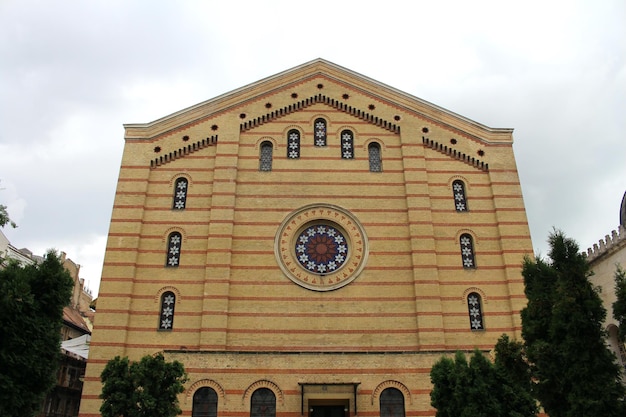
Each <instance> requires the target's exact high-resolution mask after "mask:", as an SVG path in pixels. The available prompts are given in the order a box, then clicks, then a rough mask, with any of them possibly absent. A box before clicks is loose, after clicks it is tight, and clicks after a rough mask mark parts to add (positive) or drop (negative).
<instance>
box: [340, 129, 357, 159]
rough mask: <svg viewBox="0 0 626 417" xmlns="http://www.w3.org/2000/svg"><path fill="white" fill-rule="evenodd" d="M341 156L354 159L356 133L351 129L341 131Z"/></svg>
mask: <svg viewBox="0 0 626 417" xmlns="http://www.w3.org/2000/svg"><path fill="white" fill-rule="evenodd" d="M341 158H342V159H354V134H353V133H352V131H351V130H344V131H342V132H341Z"/></svg>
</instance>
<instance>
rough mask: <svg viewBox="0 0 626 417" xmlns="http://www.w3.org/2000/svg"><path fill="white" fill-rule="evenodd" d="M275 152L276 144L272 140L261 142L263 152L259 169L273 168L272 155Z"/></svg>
mask: <svg viewBox="0 0 626 417" xmlns="http://www.w3.org/2000/svg"><path fill="white" fill-rule="evenodd" d="M273 154H274V145H272V142H270V141H265V142H263V143H262V144H261V153H260V155H259V171H271V170H272V157H273Z"/></svg>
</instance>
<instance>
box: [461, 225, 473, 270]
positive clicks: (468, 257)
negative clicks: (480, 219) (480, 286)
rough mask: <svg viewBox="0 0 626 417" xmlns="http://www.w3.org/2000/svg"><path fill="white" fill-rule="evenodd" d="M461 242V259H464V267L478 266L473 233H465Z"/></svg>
mask: <svg viewBox="0 0 626 417" xmlns="http://www.w3.org/2000/svg"><path fill="white" fill-rule="evenodd" d="M459 243H460V244H461V260H462V261H463V268H465V269H473V268H476V259H475V256H474V241H473V239H472V235H470V234H469V233H463V234H462V235H461V238H460V239H459Z"/></svg>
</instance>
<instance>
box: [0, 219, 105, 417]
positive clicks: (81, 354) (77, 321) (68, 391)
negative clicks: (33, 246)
mask: <svg viewBox="0 0 626 417" xmlns="http://www.w3.org/2000/svg"><path fill="white" fill-rule="evenodd" d="M60 256H61V262H62V263H63V266H64V267H65V269H66V270H67V271H68V272H69V274H70V276H71V277H72V279H73V281H74V288H73V290H72V297H71V300H70V303H69V305H68V306H67V307H65V308H63V327H61V353H62V356H61V363H60V365H59V369H58V371H57V384H56V386H55V387H54V388H53V389H52V391H51V392H50V393H49V394H48V395H46V398H45V399H44V401H43V403H42V406H41V410H40V412H39V413H38V414H37V416H38V417H75V416H77V415H78V409H79V406H80V398H81V393H82V388H83V381H82V380H83V378H84V376H85V367H86V365H87V356H88V354H89V341H90V338H91V329H92V327H93V324H92V323H93V317H94V312H93V311H91V309H90V308H89V305H90V303H91V300H92V295H91V291H90V290H89V289H88V288H86V287H85V280H84V279H82V278H80V277H79V271H80V265H78V264H76V263H74V261H72V260H71V259H69V258H67V255H66V254H65V252H61V254H60ZM0 258H3V259H12V260H16V261H18V262H19V263H20V264H22V265H33V264H37V263H40V262H43V260H44V258H43V257H42V256H38V255H33V253H32V252H31V251H30V250H28V249H26V248H23V249H17V248H16V247H15V246H13V245H12V244H11V243H10V242H9V240H8V239H7V237H6V236H5V235H4V233H2V230H0Z"/></svg>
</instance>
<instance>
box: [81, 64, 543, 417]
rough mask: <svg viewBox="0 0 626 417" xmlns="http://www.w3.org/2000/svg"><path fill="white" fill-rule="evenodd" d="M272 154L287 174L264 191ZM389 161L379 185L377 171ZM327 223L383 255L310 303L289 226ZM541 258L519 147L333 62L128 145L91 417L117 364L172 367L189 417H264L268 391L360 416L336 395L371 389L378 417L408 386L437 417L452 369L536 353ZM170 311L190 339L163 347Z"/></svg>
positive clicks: (134, 131) (93, 365)
mask: <svg viewBox="0 0 626 417" xmlns="http://www.w3.org/2000/svg"><path fill="white" fill-rule="evenodd" d="M295 95H297V97H295ZM321 95H323V96H324V99H320V98H319V97H321ZM316 96H317V97H318V98H317V99H314V100H313V99H311V101H310V102H307V103H305V104H300V105H298V103H302V101H303V100H306V99H310V98H315V97H316ZM329 98H331V99H332V101H331V100H330V99H329ZM337 103H341V104H340V105H338V104H337ZM318 117H323V118H324V119H325V120H326V121H327V136H328V138H327V143H328V145H327V146H326V147H323V148H320V147H316V146H314V145H313V132H314V130H313V129H314V128H313V123H314V121H315V119H316V118H318ZM293 128H295V129H298V130H299V131H300V132H301V138H300V140H301V149H300V158H299V159H295V160H294V159H288V158H287V157H286V155H287V140H286V135H287V132H288V131H289V130H290V129H293ZM343 129H350V130H352V131H353V132H354V148H355V158H354V159H353V160H344V159H341V157H340V155H341V147H340V138H339V135H340V132H341V131H342V130H343ZM210 137H216V138H217V140H216V141H213V142H211V143H210V144H209V145H207V143H209V142H204V144H201V143H202V140H205V139H207V138H210ZM266 140H269V141H271V142H272V143H273V144H274V149H273V163H272V171H271V172H260V171H259V152H260V144H261V142H262V141H266ZM425 140H427V141H428V143H429V144H430V143H431V142H432V141H434V142H436V143H437V146H435V148H434V149H433V147H432V146H430V145H427V144H425V142H424V141H425ZM372 141H376V142H378V143H379V144H380V146H381V155H382V167H383V172H380V173H374V172H370V171H369V162H368V151H367V146H368V144H369V143H370V142H372ZM195 144H198V145H197V146H196V147H195V148H193V146H195ZM192 145H193V146H192ZM189 146H192V148H188V147H189ZM452 151H454V152H457V153H458V154H464V155H466V157H463V158H457V157H455V154H453V153H452ZM472 158H473V159H474V160H477V161H478V162H472ZM468 160H469V162H468ZM480 162H484V163H487V164H488V167H489V168H488V169H482V167H481V166H480V165H479V163H480ZM180 177H185V178H186V179H187V180H188V182H189V188H188V194H187V200H186V208H185V209H184V210H172V208H171V207H172V199H173V190H174V187H175V179H176V178H180ZM455 179H461V180H463V181H464V183H465V185H466V194H467V198H468V204H469V209H470V210H469V212H465V213H457V212H456V211H455V210H454V199H453V196H452V181H454V180H455ZM316 204H318V205H323V204H326V205H332V206H336V207H339V208H341V210H344V211H345V212H347V213H349V214H350V216H351V218H352V219H353V220H354V221H355V222H358V223H359V224H360V225H361V226H362V228H363V230H364V232H365V234H366V235H367V244H366V249H367V251H368V254H367V261H366V264H365V267H364V269H363V270H362V272H361V273H360V274H359V275H358V276H357V277H356V278H355V279H354V281H352V282H350V283H349V284H347V285H346V286H344V287H341V288H339V289H336V290H333V291H314V290H311V289H307V288H304V287H302V286H300V285H297V284H295V283H294V282H292V281H291V280H290V279H289V278H288V277H287V276H286V275H285V273H283V271H282V270H281V268H280V267H279V263H278V262H279V261H278V260H277V257H276V255H275V248H274V245H275V239H276V234H277V232H278V230H279V228H280V227H281V224H282V223H283V222H284V221H285V219H287V218H288V217H289V216H290V214H291V213H293V212H294V211H296V210H299V209H301V208H302V207H305V206H308V205H316ZM172 231H178V232H180V233H181V234H182V240H183V242H182V251H181V262H180V266H178V267H177V268H168V267H165V261H166V246H167V237H168V235H169V233H171V232H172ZM463 233H469V234H471V235H472V237H473V239H474V249H475V257H476V263H477V268H475V269H469V270H468V269H464V268H463V267H462V263H461V255H460V248H459V237H460V235H461V234H463ZM531 252H532V245H531V242H530V236H529V231H528V225H527V220H526V215H525V210H524V204H523V199H522V195H521V188H520V185H519V179H518V176H517V169H516V166H515V159H514V155H513V150H512V137H511V131H510V130H508V129H490V128H486V127H484V126H481V125H479V124H477V123H475V122H471V121H468V120H467V119H464V118H462V117H460V116H457V115H454V114H453V113H450V112H447V111H445V110H443V109H440V108H437V107H435V106H433V105H430V104H429V103H425V102H422V101H420V100H419V99H416V98H413V97H410V96H408V95H406V94H404V93H401V92H398V91H396V90H393V89H391V88H390V87H386V86H384V85H382V84H378V83H376V82H374V81H373V80H369V79H366V78H365V77H361V76H358V74H354V73H351V72H350V71H347V70H345V69H342V68H340V67H336V66H334V65H332V64H329V63H327V62H325V61H314V62H313V63H310V64H308V65H304V66H302V67H299V68H296V69H294V70H291V71H287V72H285V73H283V74H280V75H278V76H275V77H270V78H268V79H266V80H262V81H260V82H258V83H256V84H253V85H250V86H247V87H244V88H242V89H240V90H237V91H235V92H233V93H230V94H226V95H224V96H221V97H218V98H216V99H214V100H211V101H208V102H206V103H202V104H200V105H198V106H194V107H192V108H190V109H186V110H184V111H181V112H179V113H176V114H174V115H172V116H169V117H166V118H164V119H161V120H158V121H156V122H153V123H150V124H146V125H127V126H126V146H125V149H124V156H123V159H122V165H121V169H120V176H119V180H118V188H117V193H116V196H115V202H114V208H113V214H112V219H111V228H110V233H109V240H108V244H107V252H106V256H105V262H104V269H103V277H102V284H101V288H100V293H99V301H98V320H97V323H96V328H95V330H94V333H93V338H92V344H91V352H90V358H89V366H88V370H87V375H86V383H85V388H84V393H83V401H82V405H81V415H82V416H95V415H98V408H99V406H100V401H99V400H98V395H99V393H100V390H101V386H100V383H99V375H100V372H101V371H102V369H103V367H104V366H105V364H106V362H107V361H108V360H109V359H111V358H112V357H114V356H116V355H122V356H129V357H130V358H131V359H133V360H137V359H139V358H140V357H141V356H143V355H146V354H152V353H155V352H158V351H166V353H167V355H168V357H169V358H171V359H177V360H180V361H181V362H182V363H183V364H184V365H185V367H186V368H187V370H188V372H189V373H190V381H189V383H188V384H187V388H188V389H187V391H186V392H185V393H183V394H182V395H181V405H182V408H183V411H184V412H183V415H186V416H190V415H191V401H192V400H191V398H192V397H193V392H194V391H195V390H196V389H197V388H198V387H200V386H203V384H204V385H206V386H211V387H212V388H214V389H215V390H216V391H217V392H218V394H219V402H218V414H220V415H221V414H222V413H224V414H225V415H226V414H228V415H241V416H243V415H249V394H251V391H250V390H251V388H250V387H257V386H267V387H269V388H270V389H272V390H273V391H274V392H275V394H277V396H278V395H279V394H280V398H281V400H280V404H277V415H279V416H287V415H293V416H296V415H300V410H301V407H304V408H305V409H306V408H307V405H306V404H304V405H303V404H302V402H301V391H300V389H301V385H299V384H303V383H304V384H308V383H314V384H318V383H319V384H324V383H326V384H331V385H330V386H331V388H332V389H331V390H330V391H328V387H326V390H325V391H319V392H315V390H321V389H322V388H320V387H321V385H320V386H310V387H309V388H308V389H310V390H312V391H311V393H307V395H306V396H305V403H307V402H308V401H309V400H310V401H323V400H324V399H326V400H328V401H330V400H341V401H348V403H349V404H350V409H351V410H352V411H351V414H350V415H354V407H355V404H354V398H353V397H351V396H350V395H347V394H345V393H344V392H342V390H343V389H344V388H345V387H344V386H342V385H340V386H335V385H332V383H351V384H352V383H357V382H358V383H359V384H358V388H357V397H356V398H357V403H356V406H357V407H358V412H359V415H372V416H373V415H378V413H379V410H378V408H377V407H378V398H377V395H379V394H380V390H381V389H382V387H385V386H394V387H396V388H398V389H400V390H401V391H402V392H404V393H405V408H406V414H407V415H428V416H432V415H434V411H433V410H432V409H431V408H430V406H429V403H430V400H429V397H428V395H429V392H430V382H429V381H430V380H429V375H428V372H429V371H430V367H431V366H432V364H433V363H434V361H436V360H437V359H438V358H439V357H440V356H441V355H442V354H444V353H450V352H454V351H455V350H457V349H465V350H471V349H473V348H474V347H478V348H480V349H483V350H490V349H491V348H492V347H493V345H494V344H495V342H496V340H497V338H498V337H499V336H500V335H501V334H502V333H509V334H511V335H513V336H514V337H519V335H520V319H519V310H520V309H521V308H522V307H523V305H524V303H525V299H524V295H523V283H522V278H521V275H520V266H521V261H522V258H523V256H524V255H525V254H529V255H530V254H531ZM164 291H173V292H174V293H175V294H176V297H177V300H176V308H175V318H174V328H173V330H172V331H157V327H158V320H159V308H160V296H161V294H162V293H163V292H164ZM472 291H475V292H478V293H479V294H480V295H481V296H482V298H483V299H482V301H483V305H482V307H483V313H484V323H485V327H486V329H485V330H484V331H471V330H470V327H469V319H468V311H467V300H466V297H467V295H468V293H469V292H472ZM234 352H239V353H234ZM263 384H265V385H263ZM350 389H351V388H350ZM333 390H335V391H333ZM309 394H310V395H309ZM346 395H347V396H346ZM246 401H247V402H246ZM307 404H308V403H307Z"/></svg>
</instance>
